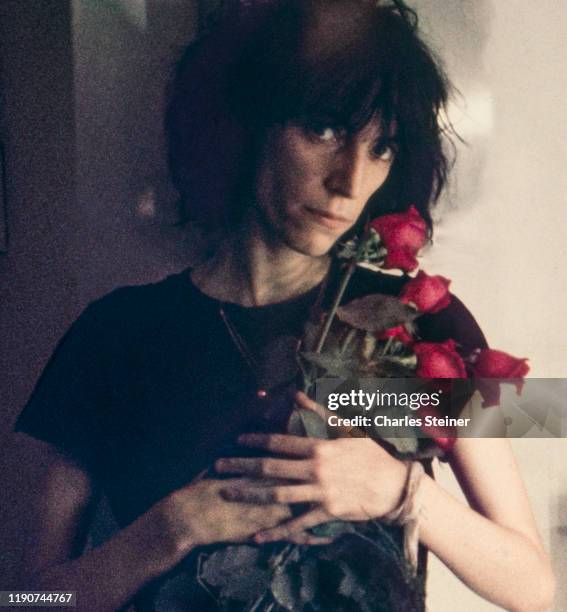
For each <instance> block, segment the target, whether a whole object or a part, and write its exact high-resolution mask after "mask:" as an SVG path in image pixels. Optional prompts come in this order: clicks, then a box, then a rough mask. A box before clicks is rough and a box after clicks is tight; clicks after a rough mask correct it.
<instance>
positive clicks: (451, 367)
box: [413, 340, 467, 378]
mask: <svg viewBox="0 0 567 612" xmlns="http://www.w3.org/2000/svg"><path fill="white" fill-rule="evenodd" d="M413 350H414V352H415V354H416V356H417V371H416V374H417V376H419V377H420V378H467V371H466V369H465V364H464V362H463V360H462V359H461V356H460V355H459V353H457V351H456V347H455V342H454V341H453V340H446V341H445V342H418V343H417V344H414V346H413Z"/></svg>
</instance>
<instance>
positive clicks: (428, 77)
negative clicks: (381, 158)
mask: <svg viewBox="0 0 567 612" xmlns="http://www.w3.org/2000/svg"><path fill="white" fill-rule="evenodd" d="M333 11H342V13H341V14H340V19H336V23H333V24H332V25H333V30H332V31H331V32H325V28H324V27H323V28H322V29H321V27H320V22H321V20H323V21H324V19H325V16H326V15H331V14H332V13H333ZM321 16H323V19H322V17H321ZM239 19H240V20H241V21H240V23H242V16H240V17H239ZM246 19H248V22H249V23H250V21H252V22H253V26H252V27H250V26H247V27H248V33H247V35H246V40H245V41H244V42H243V44H242V45H241V46H240V48H239V50H238V53H236V54H235V55H234V56H233V58H231V60H230V61H229V62H228V66H227V72H226V81H225V86H224V87H223V90H224V93H223V94H222V95H223V99H224V100H226V103H227V108H228V110H229V112H230V114H232V115H233V117H234V118H235V119H236V121H237V122H238V123H239V124H240V125H242V126H244V127H245V131H246V133H247V134H249V135H253V138H252V139H251V140H253V141H254V142H255V143H256V146H255V149H256V150H259V149H260V148H261V141H262V139H263V137H264V136H265V134H266V131H267V130H268V129H269V128H270V127H272V126H276V125H286V124H288V123H296V124H299V125H301V126H303V127H306V128H308V129H313V130H320V129H321V128H324V127H331V128H335V129H336V128H339V129H342V130H345V131H347V132H349V133H355V132H357V131H359V130H361V129H363V128H364V127H365V126H367V125H368V124H369V123H370V122H371V121H375V120H377V121H378V122H379V125H380V128H381V129H380V137H379V140H378V141H377V142H376V143H375V147H376V149H377V150H381V149H383V147H384V146H388V147H390V148H392V150H393V151H394V152H395V161H394V164H393V166H392V169H391V171H390V174H389V177H388V179H387V181H386V183H385V184H384V185H383V186H382V187H381V189H380V190H379V191H378V192H377V193H376V194H374V196H373V197H372V198H371V201H370V202H369V204H368V207H367V209H366V212H367V213H368V215H370V216H375V215H378V214H383V213H387V212H394V211H401V210H405V209H407V208H409V206H411V205H412V204H413V205H414V206H416V208H417V209H418V210H419V211H420V213H421V214H422V216H423V217H424V219H425V220H426V221H427V222H428V224H429V226H430V228H431V215H430V208H431V206H432V204H434V202H435V201H436V199H437V198H438V196H439V194H440V192H441V190H442V189H443V186H444V185H445V182H446V176H447V169H448V161H447V157H446V154H445V152H444V144H446V143H444V140H445V139H444V134H443V130H442V128H441V127H440V125H439V121H438V117H439V115H440V111H441V110H442V109H443V108H444V107H445V105H446V104H447V99H448V91H449V84H448V81H447V79H446V77H445V75H444V72H443V70H442V68H441V67H440V64H439V63H438V61H436V59H435V58H434V56H433V54H432V53H431V51H430V50H429V49H428V48H427V47H426V46H425V44H424V43H423V42H422V41H421V39H420V38H419V36H418V24H417V17H416V15H415V13H414V12H413V11H411V10H409V9H408V8H407V7H405V5H404V4H403V3H402V2H399V1H396V2H382V3H380V2H378V3H377V2H376V1H370V0H368V1H367V0H277V1H273V0H272V1H270V2H266V3H259V4H258V3H255V4H254V5H253V7H251V8H250V9H249V15H248V16H246V15H245V16H244V21H246ZM237 27H238V28H241V27H243V26H242V25H238V26H237ZM245 29H246V27H245ZM245 157H246V160H247V164H248V167H242V166H241V167H240V171H239V172H240V178H241V181H240V183H241V185H242V182H244V183H245V184H247V185H248V186H250V183H251V182H252V181H253V177H254V169H255V166H256V162H257V157H256V155H255V154H254V146H251V147H250V148H249V149H248V150H247V152H246V155H245ZM238 192H239V194H240V196H241V195H242V191H241V190H240V189H239V190H238ZM237 199H238V198H237Z"/></svg>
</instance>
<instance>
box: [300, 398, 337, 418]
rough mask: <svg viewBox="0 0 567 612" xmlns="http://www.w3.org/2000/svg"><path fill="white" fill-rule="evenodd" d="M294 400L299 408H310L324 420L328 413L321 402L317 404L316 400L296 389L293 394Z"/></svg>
mask: <svg viewBox="0 0 567 612" xmlns="http://www.w3.org/2000/svg"><path fill="white" fill-rule="evenodd" d="M295 401H296V402H297V403H298V404H299V406H301V408H306V409H307V410H311V411H312V412H315V413H316V414H318V415H319V416H320V417H321V418H322V419H323V420H326V418H327V416H328V415H329V414H328V412H327V409H326V408H325V407H324V406H321V404H318V403H317V402H316V401H314V400H312V399H311V398H310V397H309V396H308V395H306V394H305V393H303V391H298V392H297V393H296V394H295Z"/></svg>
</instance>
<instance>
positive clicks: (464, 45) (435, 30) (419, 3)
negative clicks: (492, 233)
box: [410, 0, 493, 216]
mask: <svg viewBox="0 0 567 612" xmlns="http://www.w3.org/2000/svg"><path fill="white" fill-rule="evenodd" d="M410 4H411V5H412V6H413V7H414V8H415V9H416V10H417V12H418V15H419V18H420V25H421V27H422V30H423V33H424V35H425V38H426V40H427V41H428V42H429V43H430V44H431V46H432V47H433V48H434V49H435V50H436V52H437V56H438V57H439V58H441V59H442V62H443V64H444V65H445V67H446V70H447V74H448V75H449V76H450V78H451V80H452V82H453V84H454V86H455V92H454V96H453V100H452V102H451V105H450V108H449V120H450V121H451V123H452V125H453V126H454V128H455V129H456V131H457V133H458V134H459V136H460V138H461V139H462V140H463V141H464V142H461V141H459V140H456V141H455V144H456V147H457V151H456V152H457V161H456V166H455V168H454V171H453V173H452V177H451V181H450V184H449V188H448V190H447V192H446V194H445V196H444V197H443V200H442V202H441V203H440V206H439V209H438V216H441V215H442V214H443V212H444V211H446V210H447V209H449V208H456V207H458V208H468V207H471V206H473V205H474V203H475V202H477V201H478V198H479V196H480V194H481V191H480V184H481V176H482V173H483V170H484V167H485V162H486V159H487V156H488V145H489V138H490V136H491V133H492V127H493V112H492V95H491V91H490V89H489V87H488V85H487V83H488V78H487V75H486V67H485V64H484V61H483V60H484V56H485V51H486V46H487V43H488V39H489V36H490V23H491V5H490V2H489V0H461V1H460V2H446V1H445V0H413V2H410ZM457 196H458V197H457Z"/></svg>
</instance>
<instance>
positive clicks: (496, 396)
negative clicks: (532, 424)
mask: <svg viewBox="0 0 567 612" xmlns="http://www.w3.org/2000/svg"><path fill="white" fill-rule="evenodd" d="M526 362H527V359H526V358H521V359H519V358H517V357H512V355H508V353H504V352H503V351H495V350H493V349H482V350H480V351H478V353H477V354H476V355H475V356H474V358H473V372H474V375H475V376H476V377H477V378H480V379H484V378H517V379H520V380H518V381H517V382H516V391H517V393H518V394H520V393H521V392H522V388H523V386H524V381H523V380H521V379H523V378H524V376H526V374H527V373H528V372H529V371H530V367H529V366H528V364H527V363H526ZM478 388H479V391H480V392H481V394H482V397H483V398H484V402H483V404H482V405H483V407H484V408H488V407H490V406H497V405H498V404H499V403H500V385H499V383H497V382H496V381H494V383H493V384H491V381H479V383H478Z"/></svg>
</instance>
